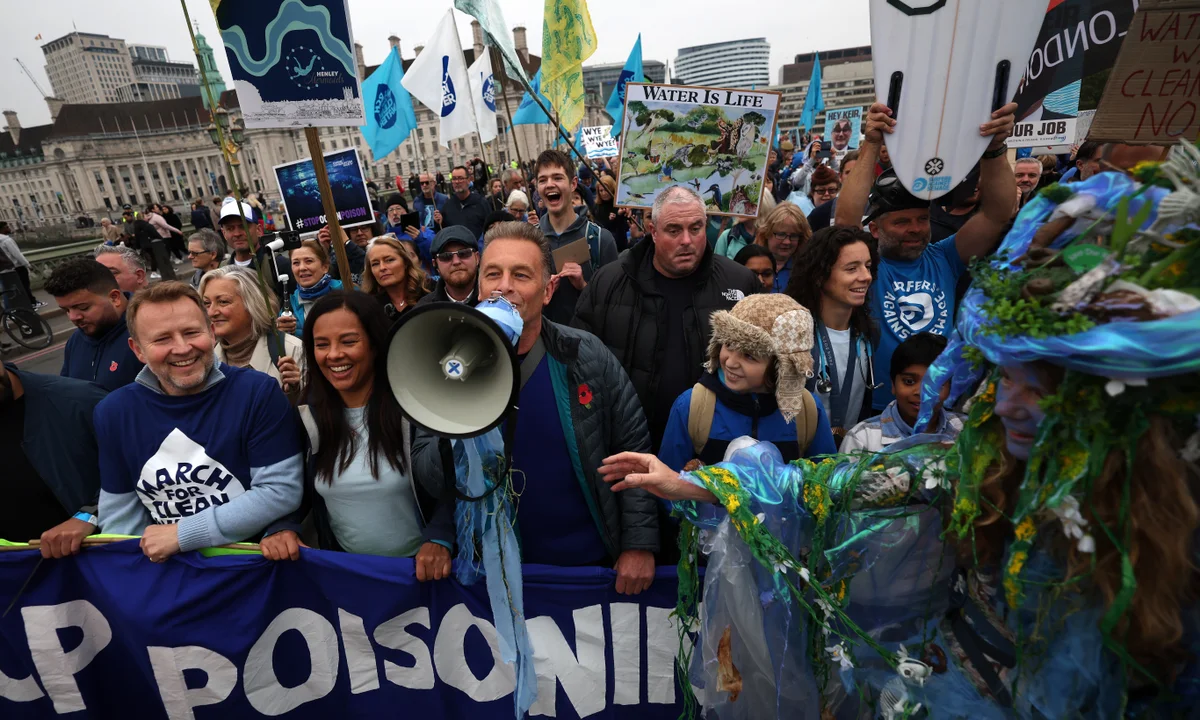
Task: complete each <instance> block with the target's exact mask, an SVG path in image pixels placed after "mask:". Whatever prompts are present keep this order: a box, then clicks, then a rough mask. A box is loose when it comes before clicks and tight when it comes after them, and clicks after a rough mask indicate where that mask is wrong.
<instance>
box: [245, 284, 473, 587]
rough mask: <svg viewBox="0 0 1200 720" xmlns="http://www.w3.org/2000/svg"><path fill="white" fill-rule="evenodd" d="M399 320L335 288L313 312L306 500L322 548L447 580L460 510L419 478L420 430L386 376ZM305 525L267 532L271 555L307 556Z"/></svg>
mask: <svg viewBox="0 0 1200 720" xmlns="http://www.w3.org/2000/svg"><path fill="white" fill-rule="evenodd" d="M390 326H391V323H390V322H389V321H388V319H387V316H386V315H385V314H384V311H383V308H382V307H381V306H380V305H379V303H378V302H376V301H375V300H374V299H373V298H371V297H370V296H369V295H367V294H365V293H359V292H345V291H341V290H335V291H333V292H331V293H329V294H328V295H326V296H325V297H323V298H321V299H320V300H318V301H317V303H316V304H315V305H313V307H312V310H311V311H310V312H309V316H308V320H307V322H305V324H304V354H305V359H306V361H307V366H308V383H309V384H308V404H307V405H305V406H302V407H301V408H300V414H301V417H302V418H303V419H304V424H305V427H306V428H307V429H308V434H309V443H310V450H309V473H308V477H307V478H306V487H305V506H310V507H311V510H312V513H313V515H314V519H315V520H316V526H317V535H318V538H319V541H320V545H321V547H322V548H325V549H330V550H344V551H346V552H354V553H361V554H364V555H387V556H393V557H414V556H415V558H416V566H417V579H418V580H422V581H424V580H440V579H442V578H444V577H446V576H447V575H449V573H450V548H451V546H452V545H453V542H454V515H453V513H454V507H453V503H452V502H444V501H439V500H437V499H435V498H433V497H430V496H428V495H427V494H426V493H425V492H424V490H423V489H422V488H421V487H420V486H419V484H418V483H416V482H415V481H414V480H413V478H412V462H411V458H410V442H411V429H410V428H409V425H408V422H407V421H406V420H405V419H404V416H403V415H402V414H401V413H400V405H399V403H397V402H396V398H395V396H393V395H392V391H391V389H390V387H389V386H388V382H387V342H388V333H389V329H390ZM304 509H305V508H304V507H302V508H301V512H304ZM301 517H303V515H301ZM298 530H299V528H297V527H295V526H292V527H289V528H287V529H285V530H283V531H282V532H278V533H275V534H273V535H271V536H269V537H268V538H266V539H265V540H264V542H263V554H264V555H265V556H267V557H268V558H269V559H276V560H280V559H285V558H289V557H290V558H293V559H294V558H296V557H299V547H300V544H299V536H298Z"/></svg>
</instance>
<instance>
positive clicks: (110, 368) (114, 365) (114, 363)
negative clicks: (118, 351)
mask: <svg viewBox="0 0 1200 720" xmlns="http://www.w3.org/2000/svg"><path fill="white" fill-rule="evenodd" d="M108 371H109V372H116V371H117V361H116V360H113V361H112V365H109V366H108Z"/></svg>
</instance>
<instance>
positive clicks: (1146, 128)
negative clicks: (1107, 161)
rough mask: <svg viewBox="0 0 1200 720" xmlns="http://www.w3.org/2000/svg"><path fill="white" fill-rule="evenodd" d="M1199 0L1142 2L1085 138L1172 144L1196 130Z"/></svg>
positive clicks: (1199, 114)
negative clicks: (1197, 14) (1197, 13)
mask: <svg viewBox="0 0 1200 720" xmlns="http://www.w3.org/2000/svg"><path fill="white" fill-rule="evenodd" d="M1197 11H1200V1H1197V0H1159V1H1158V2H1144V3H1143V4H1142V7H1141V9H1139V10H1138V12H1137V14H1135V15H1134V16H1133V22H1132V23H1131V24H1130V26H1129V34H1128V35H1127V36H1126V38H1125V44H1124V45H1123V46H1122V47H1121V54H1120V56H1118V57H1117V63H1116V65H1115V66H1114V67H1113V71H1112V74H1111V75H1109V77H1108V83H1107V84H1106V85H1105V86H1104V95H1103V96H1102V97H1101V98H1100V106H1099V107H1098V108H1096V117H1095V119H1094V120H1093V122H1092V127H1091V131H1090V132H1089V133H1088V139H1090V140H1096V141H1098V142H1120V143H1126V144H1130V145H1171V144H1174V143H1175V142H1178V141H1179V140H1180V139H1181V138H1182V139H1187V140H1189V141H1190V140H1194V139H1195V138H1196V136H1197V134H1200V22H1197V16H1196V12H1197Z"/></svg>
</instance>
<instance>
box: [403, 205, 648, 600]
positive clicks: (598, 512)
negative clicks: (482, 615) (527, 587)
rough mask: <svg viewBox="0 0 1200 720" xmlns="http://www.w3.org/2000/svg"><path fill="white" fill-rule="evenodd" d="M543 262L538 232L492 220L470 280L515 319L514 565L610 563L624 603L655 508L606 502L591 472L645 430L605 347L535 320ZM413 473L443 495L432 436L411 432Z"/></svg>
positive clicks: (547, 287) (543, 283) (639, 584)
mask: <svg viewBox="0 0 1200 720" xmlns="http://www.w3.org/2000/svg"><path fill="white" fill-rule="evenodd" d="M551 262H552V260H551V256H550V245H549V243H548V242H547V241H546V238H545V236H543V234H542V232H541V231H540V230H539V229H538V228H536V227H534V226H532V225H530V224H528V223H522V222H507V223H499V224H497V225H495V226H493V227H492V229H490V230H489V231H488V233H487V236H486V238H485V240H484V251H483V258H482V264H481V267H480V273H479V287H480V296H481V297H490V296H491V295H492V294H493V293H499V294H501V295H503V296H504V297H505V298H506V299H507V300H508V301H509V302H511V303H512V304H513V306H514V307H515V308H516V309H517V311H518V312H519V313H520V315H521V319H522V321H523V323H524V327H523V330H522V333H521V338H520V341H519V342H518V345H517V353H518V355H519V356H520V358H521V363H522V373H521V375H522V380H523V382H522V386H521V397H520V404H519V410H518V411H517V417H516V429H515V430H516V432H515V437H514V439H513V448H512V470H513V472H512V477H513V485H514V492H515V493H516V494H518V495H519V498H518V501H517V502H516V503H515V505H516V508H517V510H516V517H515V523H514V525H515V527H516V528H517V530H518V532H519V533H520V536H521V556H522V560H523V561H524V562H527V563H540V564H546V565H565V566H589V565H604V566H612V567H613V568H614V569H615V570H616V573H617V581H616V590H617V592H620V593H624V594H629V595H635V594H637V593H640V592H642V591H644V590H645V589H646V588H648V587H650V583H651V582H652V581H653V579H654V553H655V552H657V551H658V547H659V539H658V538H659V532H658V517H657V502H656V501H655V499H654V498H653V497H651V496H650V495H648V494H646V493H644V492H639V493H637V494H632V495H631V494H630V493H629V492H628V491H626V492H623V493H619V494H614V493H613V492H612V491H611V490H610V489H609V487H608V485H607V483H605V482H604V481H603V479H601V477H600V473H599V468H600V465H601V464H602V463H601V461H602V460H603V458H605V457H607V454H608V453H611V452H614V451H617V450H626V449H635V448H644V449H648V448H649V447H650V433H649V431H648V429H647V427H646V418H645V416H644V415H643V414H642V408H641V404H640V403H639V402H638V398H637V393H636V392H635V391H634V389H633V385H632V384H631V383H630V382H629V377H628V376H627V375H626V374H625V371H624V370H623V369H622V368H621V365H620V363H619V362H617V359H616V357H614V356H613V354H612V353H611V352H609V351H608V348H606V347H604V344H603V343H601V342H600V340H599V339H598V338H596V337H595V336H593V335H591V334H588V333H586V332H582V331H579V330H574V329H571V328H568V327H565V326H563V325H559V324H557V323H554V322H551V321H549V320H547V319H545V318H543V316H542V312H543V308H544V307H545V306H546V305H547V304H548V303H549V302H550V301H551V299H552V298H553V296H554V294H555V292H557V288H556V285H560V284H561V282H562V279H561V278H552V277H551V269H550V263H551ZM644 451H645V450H643V452H644ZM413 470H414V473H415V476H416V478H417V479H418V481H420V482H421V483H422V484H423V485H425V487H426V488H427V489H429V490H430V491H431V492H433V493H434V494H435V495H439V496H445V495H447V494H449V493H450V492H452V488H449V487H446V484H447V483H446V480H445V479H444V474H443V471H442V464H441V455H440V452H439V449H438V438H437V437H435V436H433V435H431V434H428V433H424V432H418V433H417V438H416V441H415V442H414V443H413Z"/></svg>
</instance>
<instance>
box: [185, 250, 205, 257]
mask: <svg viewBox="0 0 1200 720" xmlns="http://www.w3.org/2000/svg"><path fill="white" fill-rule="evenodd" d="M209 254H210V253H209V251H207V250H188V253H187V256H188V257H190V258H194V257H200V256H201V255H209Z"/></svg>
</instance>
